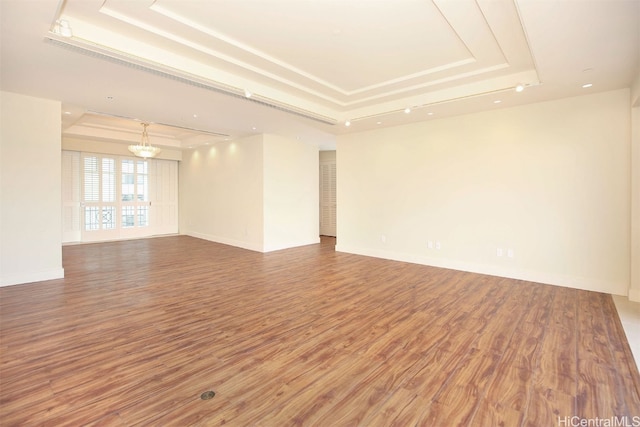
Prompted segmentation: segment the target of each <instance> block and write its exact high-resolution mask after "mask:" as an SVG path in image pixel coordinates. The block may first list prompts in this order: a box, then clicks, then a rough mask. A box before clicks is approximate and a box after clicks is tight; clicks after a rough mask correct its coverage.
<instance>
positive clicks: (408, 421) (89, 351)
mask: <svg viewBox="0 0 640 427" xmlns="http://www.w3.org/2000/svg"><path fill="white" fill-rule="evenodd" d="M334 243H335V239H326V238H323V241H322V243H321V244H318V245H309V246H304V247H300V248H293V249H288V250H283V251H277V252H273V253H268V254H261V253H257V252H252V251H247V250H243V249H238V248H233V247H229V246H225V245H220V244H216V243H212V242H207V241H203V240H199V239H195V238H191V237H187V236H173V237H164V238H156V239H145V240H132V241H125V242H109V243H100V244H90V245H77V246H66V247H64V248H63V257H64V267H65V273H66V277H65V279H61V280H54V281H47V282H40V283H33V284H26V285H19V286H11V287H4V288H0V424H1V425H8V426H13V425H16V426H17V425H95V426H99V425H116V426H117V425H217V424H227V425H255V426H275V425H277V426H287V425H367V426H376V425H380V426H394V425H396V426H406V425H447V426H450V425H479V426H484V425H490V426H494V425H505V426H520V425H521V426H540V425H557V422H558V417H561V416H573V415H580V416H586V415H589V416H600V417H604V416H607V415H609V414H613V415H615V416H619V417H621V416H625V415H627V416H629V417H632V416H635V415H638V414H640V397H639V393H638V390H640V379H639V375H638V372H637V368H636V367H635V364H634V363H633V361H632V359H631V352H630V350H629V346H628V343H627V342H626V338H625V337H624V333H623V332H622V329H621V326H620V324H619V320H618V319H617V317H616V316H617V315H616V312H615V307H614V306H613V302H612V300H611V298H610V296H607V295H603V294H598V293H593V292H587V291H580V290H575V289H565V288H559V287H554V286H548V285H541V284H535V283H530V282H524V281H520V280H512V279H505V278H499V277H491V276H484V275H478V274H472V273H465V272H457V271H453V270H446V269H439V268H433V267H427V266H421V265H415V264H408V263H401V262H394V261H388V260H382V259H374V258H368V257H363V256H357V255H351V254H344V253H337V252H335V251H334ZM206 390H214V391H215V392H216V396H215V397H214V398H213V399H211V400H207V401H205V400H201V399H200V397H199V396H200V394H201V393H202V392H204V391H206Z"/></svg>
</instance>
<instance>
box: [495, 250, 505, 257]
mask: <svg viewBox="0 0 640 427" xmlns="http://www.w3.org/2000/svg"><path fill="white" fill-rule="evenodd" d="M503 255H504V251H503V250H502V248H497V249H496V256H503Z"/></svg>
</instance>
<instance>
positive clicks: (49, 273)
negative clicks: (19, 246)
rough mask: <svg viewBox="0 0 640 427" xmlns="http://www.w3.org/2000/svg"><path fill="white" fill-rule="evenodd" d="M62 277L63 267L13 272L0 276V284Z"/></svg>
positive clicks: (17, 283) (5, 284)
mask: <svg viewBox="0 0 640 427" xmlns="http://www.w3.org/2000/svg"><path fill="white" fill-rule="evenodd" d="M55 279H64V268H54V269H50V270H41V271H30V272H28V273H13V274H7V275H3V276H0V286H12V285H21V284H24V283H33V282H42V281H44V280H55Z"/></svg>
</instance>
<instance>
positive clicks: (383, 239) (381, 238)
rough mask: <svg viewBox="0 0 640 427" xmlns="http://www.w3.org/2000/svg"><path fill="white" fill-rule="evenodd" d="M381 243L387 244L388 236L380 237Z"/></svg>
mask: <svg viewBox="0 0 640 427" xmlns="http://www.w3.org/2000/svg"><path fill="white" fill-rule="evenodd" d="M380 241H381V242H382V243H387V236H385V235H384V234H383V235H381V236H380Z"/></svg>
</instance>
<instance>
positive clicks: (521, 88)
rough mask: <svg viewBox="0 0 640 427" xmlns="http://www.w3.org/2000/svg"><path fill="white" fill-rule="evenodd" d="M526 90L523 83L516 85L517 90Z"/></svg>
mask: <svg viewBox="0 0 640 427" xmlns="http://www.w3.org/2000/svg"><path fill="white" fill-rule="evenodd" d="M523 90H524V85H523V84H519V85H517V86H516V92H522V91H523Z"/></svg>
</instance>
